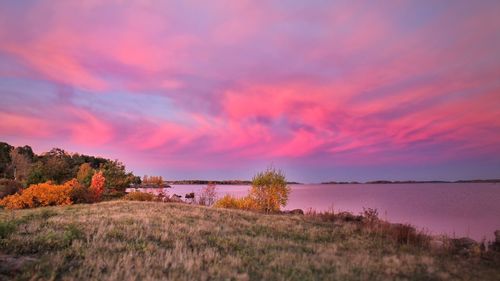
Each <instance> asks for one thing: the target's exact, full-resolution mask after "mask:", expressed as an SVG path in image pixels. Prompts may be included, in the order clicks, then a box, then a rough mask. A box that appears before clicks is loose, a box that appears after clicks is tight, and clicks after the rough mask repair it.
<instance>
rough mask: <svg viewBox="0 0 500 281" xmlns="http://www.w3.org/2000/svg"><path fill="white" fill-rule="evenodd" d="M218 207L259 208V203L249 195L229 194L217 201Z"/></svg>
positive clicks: (216, 205) (215, 205)
mask: <svg viewBox="0 0 500 281" xmlns="http://www.w3.org/2000/svg"><path fill="white" fill-rule="evenodd" d="M214 207H216V208H227V209H241V210H258V206H257V203H256V202H255V201H254V200H253V199H252V198H251V197H249V196H246V197H243V198H236V197H233V196H231V195H229V194H226V195H224V197H222V198H221V199H219V200H217V202H215V204H214Z"/></svg>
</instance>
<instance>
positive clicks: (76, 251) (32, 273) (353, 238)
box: [0, 201, 500, 280]
mask: <svg viewBox="0 0 500 281" xmlns="http://www.w3.org/2000/svg"><path fill="white" fill-rule="evenodd" d="M0 234H1V236H0V260H1V261H0V279H2V278H3V279H9V280H75V279H78V280H394V279H395V280H499V279H500V269H499V267H498V264H494V263H491V262H488V261H485V260H483V259H481V258H480V257H463V256H458V255H451V254H446V253H439V252H433V251H431V250H429V249H428V248H424V247H420V246H418V245H413V244H402V243H398V242H397V241H395V240H394V239H391V238H390V237H388V236H387V235H379V234H378V233H377V232H376V231H365V230H364V228H363V227H361V226H360V223H358V222H356V221H329V220H320V219H316V218H314V217H311V216H288V215H287V216H284V215H263V214H258V213H251V212H245V211H238V210H225V209H214V208H207V207H201V206H193V205H187V204H174V203H158V202H126V201H114V202H105V203H100V204H93V205H73V206H65V207H45V208H39V209H33V210H19V211H6V210H3V211H0Z"/></svg>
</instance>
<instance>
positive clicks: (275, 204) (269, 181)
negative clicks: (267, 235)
mask: <svg viewBox="0 0 500 281" xmlns="http://www.w3.org/2000/svg"><path fill="white" fill-rule="evenodd" d="M289 193H290V187H289V186H287V182H286V178H285V175H284V174H283V172H281V171H280V170H276V169H274V168H268V169H267V170H265V171H264V172H260V173H258V174H257V175H255V176H254V177H253V180H252V187H251V189H250V193H249V194H248V196H246V197H243V198H235V197H232V196H230V195H226V196H224V197H222V198H221V199H220V200H218V201H217V202H215V204H214V206H215V207H218V208H232V209H244V210H256V211H262V212H265V213H274V212H279V210H280V208H281V207H283V206H285V205H286V203H287V201H288V195H289Z"/></svg>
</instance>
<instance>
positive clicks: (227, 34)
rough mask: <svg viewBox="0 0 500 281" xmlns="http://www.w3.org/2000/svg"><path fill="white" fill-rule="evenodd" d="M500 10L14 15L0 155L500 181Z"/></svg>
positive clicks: (316, 176)
mask: <svg viewBox="0 0 500 281" xmlns="http://www.w3.org/2000/svg"><path fill="white" fill-rule="evenodd" d="M499 14H500V2H499V1H458V0H456V1H293V0H290V1H252V0H249V1H246V0H241V1H231V0H227V1H216V0H213V1H189V0H183V1H121V0H109V1H100V0H99V1H98V0H87V1H56V2H54V1H34V0H27V1H8V0H6V1H1V2H0V141H6V142H8V143H10V144H12V145H16V146H20V145H26V144H27V145H30V146H32V147H33V149H34V151H35V152H36V153H41V152H44V151H48V150H50V149H51V148H53V147H60V148H63V149H65V150H66V151H69V152H79V153H84V154H90V155H99V156H103V157H108V158H111V159H119V160H120V161H122V162H124V163H125V164H126V166H127V168H128V170H131V171H133V172H134V173H135V174H138V175H144V174H148V175H162V176H164V177H165V178H167V179H193V178H196V179H249V178H251V176H252V175H253V174H254V173H255V172H257V171H259V170H262V169H265V168H266V167H268V166H269V165H273V166H275V167H277V168H280V169H282V170H283V171H284V172H285V173H286V175H287V177H288V179H289V180H294V181H301V182H321V181H329V180H337V181H346V180H349V181H350V180H357V181H366V180H378V179H387V180H405V179H415V180H456V179H474V178H500V51H499V50H500V17H499V16H498V15H499Z"/></svg>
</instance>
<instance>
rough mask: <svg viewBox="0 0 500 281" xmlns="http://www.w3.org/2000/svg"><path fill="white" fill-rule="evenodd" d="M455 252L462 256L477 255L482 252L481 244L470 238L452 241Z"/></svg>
mask: <svg viewBox="0 0 500 281" xmlns="http://www.w3.org/2000/svg"><path fill="white" fill-rule="evenodd" d="M451 243H452V245H453V247H454V250H455V252H457V253H458V254H461V255H466V256H468V255H475V254H477V253H480V252H481V248H480V245H479V243H477V242H476V241H474V240H472V239H471V238H468V237H463V238H457V239H451Z"/></svg>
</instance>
